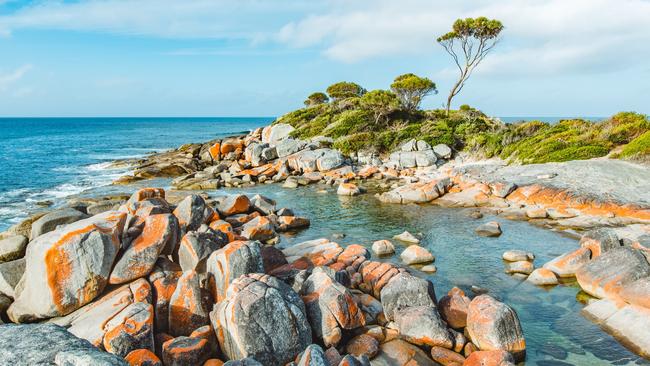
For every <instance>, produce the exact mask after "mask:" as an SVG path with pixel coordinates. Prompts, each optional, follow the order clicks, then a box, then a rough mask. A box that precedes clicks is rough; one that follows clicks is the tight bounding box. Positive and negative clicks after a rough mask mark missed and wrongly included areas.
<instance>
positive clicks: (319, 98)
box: [304, 92, 330, 107]
mask: <svg viewBox="0 0 650 366" xmlns="http://www.w3.org/2000/svg"><path fill="white" fill-rule="evenodd" d="M329 101H330V98H329V97H328V96H327V94H325V93H322V92H316V93H311V94H310V95H309V96H308V97H307V99H306V100H305V101H304V104H305V105H306V106H307V107H311V106H315V105H319V104H323V103H327V102H329Z"/></svg>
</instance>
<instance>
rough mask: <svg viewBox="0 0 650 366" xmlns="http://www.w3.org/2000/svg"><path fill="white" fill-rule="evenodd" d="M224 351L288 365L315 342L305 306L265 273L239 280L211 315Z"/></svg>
mask: <svg viewBox="0 0 650 366" xmlns="http://www.w3.org/2000/svg"><path fill="white" fill-rule="evenodd" d="M210 318H211V320H212V324H213V328H214V329H216V330H218V331H217V338H218V340H219V345H220V346H221V350H222V352H223V353H224V354H225V355H226V356H227V357H228V358H229V359H242V358H246V357H252V358H254V359H255V360H257V361H259V362H260V363H261V364H263V365H267V366H271V365H284V364H286V363H287V362H290V361H293V360H294V359H295V358H296V356H297V355H298V354H299V353H300V352H302V351H303V350H304V349H305V348H307V346H309V345H310V344H311V343H312V335H311V328H310V326H309V323H308V322H307V316H306V314H305V305H304V303H303V302H302V299H301V298H300V296H298V294H296V293H295V292H294V291H293V290H292V289H291V287H289V286H288V285H287V284H285V283H283V282H281V281H280V280H278V279H276V278H274V277H271V276H268V275H262V274H248V275H245V276H242V277H239V278H238V279H236V280H235V281H233V283H232V284H231V285H230V286H229V287H228V290H227V295H226V297H225V300H224V301H221V302H219V303H217V304H216V305H215V308H214V310H213V311H212V312H211V313H210Z"/></svg>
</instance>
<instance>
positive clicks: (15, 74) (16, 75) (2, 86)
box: [0, 64, 32, 92]
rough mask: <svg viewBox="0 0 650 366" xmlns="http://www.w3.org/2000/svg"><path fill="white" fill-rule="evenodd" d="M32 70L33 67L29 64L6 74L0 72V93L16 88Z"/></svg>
mask: <svg viewBox="0 0 650 366" xmlns="http://www.w3.org/2000/svg"><path fill="white" fill-rule="evenodd" d="M31 69H32V65H30V64H27V65H23V66H20V67H18V68H17V69H15V70H13V71H9V72H6V73H3V72H2V70H0V92H5V91H7V90H9V89H10V88H11V87H13V86H15V85H16V84H17V83H18V81H19V80H20V79H22V78H23V76H25V74H27V72H28V71H29V70H31Z"/></svg>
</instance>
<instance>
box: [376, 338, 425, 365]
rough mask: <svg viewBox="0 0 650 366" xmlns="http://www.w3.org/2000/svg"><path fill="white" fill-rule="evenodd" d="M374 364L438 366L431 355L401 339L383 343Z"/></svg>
mask: <svg viewBox="0 0 650 366" xmlns="http://www.w3.org/2000/svg"><path fill="white" fill-rule="evenodd" d="M372 365H373V366H396V365H417V366H437V365H438V363H437V362H435V361H433V360H432V359H431V358H429V356H428V355H427V354H426V353H425V352H424V351H422V350H421V349H420V348H418V347H417V346H415V345H412V344H410V343H408V342H406V341H403V340H401V339H394V340H392V341H389V342H386V343H382V344H381V346H380V347H379V353H378V354H377V356H375V357H374V358H373V359H372Z"/></svg>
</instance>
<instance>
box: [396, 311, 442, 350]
mask: <svg viewBox="0 0 650 366" xmlns="http://www.w3.org/2000/svg"><path fill="white" fill-rule="evenodd" d="M395 323H396V324H397V327H398V329H399V333H400V335H401V336H402V338H403V339H405V340H407V341H409V342H410V343H413V344H417V345H420V346H431V347H433V346H438V347H444V348H447V349H450V348H452V347H453V345H454V339H453V338H452V336H451V333H449V331H448V330H447V325H446V324H445V322H444V321H443V320H442V318H441V317H440V314H439V313H438V311H437V310H436V308H435V307H433V306H411V307H407V308H404V309H400V310H398V311H396V312H395Z"/></svg>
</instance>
